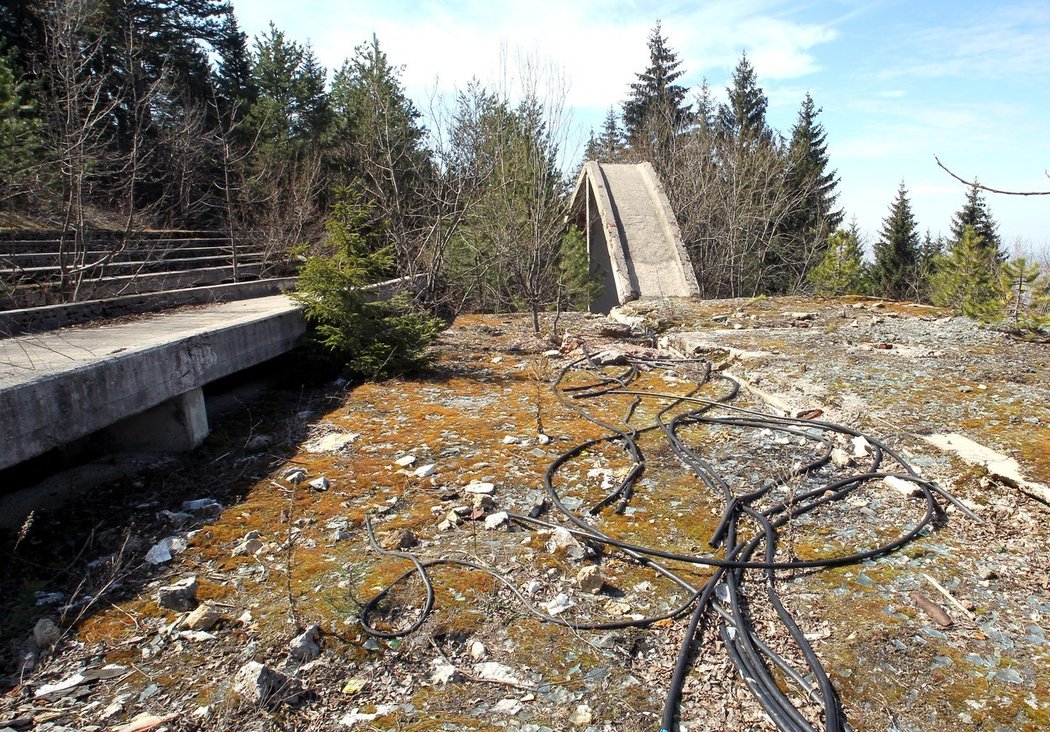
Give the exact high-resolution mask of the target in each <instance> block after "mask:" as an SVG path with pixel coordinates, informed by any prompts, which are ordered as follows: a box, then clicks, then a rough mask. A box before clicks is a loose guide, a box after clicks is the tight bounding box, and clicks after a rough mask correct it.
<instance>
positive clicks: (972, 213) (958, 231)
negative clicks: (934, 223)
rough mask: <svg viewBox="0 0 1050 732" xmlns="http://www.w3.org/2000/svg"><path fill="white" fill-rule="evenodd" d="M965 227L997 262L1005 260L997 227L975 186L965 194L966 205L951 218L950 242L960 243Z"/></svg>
mask: <svg viewBox="0 0 1050 732" xmlns="http://www.w3.org/2000/svg"><path fill="white" fill-rule="evenodd" d="M967 226H972V227H973V230H974V232H976V234H977V236H979V237H980V238H981V243H982V246H985V247H987V248H989V249H991V250H992V251H993V252H995V258H996V260H997V261H1000V262H1002V261H1003V260H1005V259H1006V253H1005V252H1004V251H1003V241H1002V238H1000V236H999V225H998V224H997V223H996V222H995V219H994V218H992V214H991V212H990V211H989V210H988V204H986V203H985V201H984V197H983V196H982V195H981V190H980V189H979V188H978V187H977V186H971V188H970V190H969V192H968V193H967V194H966V203H964V204H963V207H962V208H961V209H959V210H958V211H956V212H955V215H954V216H953V217H952V226H951V232H952V241H955V242H958V241H960V240H961V239H962V235H963V231H964V230H965V229H966V227H967Z"/></svg>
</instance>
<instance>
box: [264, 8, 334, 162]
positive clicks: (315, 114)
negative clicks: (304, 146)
mask: <svg viewBox="0 0 1050 732" xmlns="http://www.w3.org/2000/svg"><path fill="white" fill-rule="evenodd" d="M253 60H254V62H255V63H254V66H253V68H252V80H253V82H254V85H255V87H256V88H257V89H258V99H257V101H256V103H255V105H254V107H253V109H252V112H251V116H252V117H253V119H254V123H255V125H257V126H259V127H261V129H262V139H263V140H265V141H269V142H272V143H276V144H278V145H280V144H283V143H287V142H290V141H295V140H299V141H307V140H309V141H313V142H316V141H317V138H318V135H319V134H320V133H321V132H322V131H323V128H322V127H320V126H319V125H320V124H321V123H323V122H324V120H325V119H326V117H327V111H326V110H327V105H328V101H327V98H326V95H325V93H324V76H325V74H324V69H322V68H320V67H319V66H318V64H317V61H316V58H315V57H314V55H313V52H312V51H311V50H310V49H309V48H308V47H303V46H301V45H300V44H298V43H296V42H295V41H292V40H290V39H288V38H287V36H286V35H285V33H284V31H281V30H279V29H278V28H277V26H275V25H274V24H273V23H270V27H269V31H268V32H267V33H264V34H263V35H262V36H261V37H258V38H256V39H255V52H254V54H253Z"/></svg>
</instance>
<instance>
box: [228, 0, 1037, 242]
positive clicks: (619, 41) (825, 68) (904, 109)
mask: <svg viewBox="0 0 1050 732" xmlns="http://www.w3.org/2000/svg"><path fill="white" fill-rule="evenodd" d="M234 5H235V8H236V10H237V16H238V18H239V20H240V22H241V25H242V28H243V29H244V30H245V32H247V33H248V34H249V36H254V35H256V34H258V33H261V32H262V31H264V30H265V28H266V25H267V23H268V22H269V21H271V20H272V21H273V22H274V23H275V24H276V25H277V26H278V27H279V28H281V29H282V30H284V31H286V32H287V33H288V34H289V35H290V36H291V37H293V38H295V39H296V40H298V41H300V42H307V41H309V42H310V44H311V45H312V46H313V48H314V51H315V52H316V54H317V56H318V58H319V59H320V61H321V62H322V63H324V64H325V65H326V66H328V67H329V68H333V67H337V66H339V65H340V64H341V63H342V61H343V59H345V58H346V57H348V56H350V55H352V54H353V49H354V46H356V45H358V44H360V43H362V42H363V41H365V40H367V39H369V38H370V37H371V35H372V33H376V34H377V35H378V37H379V41H380V45H381V46H382V47H383V48H384V49H385V50H386V52H387V55H388V57H389V59H390V61H391V62H392V63H394V64H396V65H400V66H403V67H404V69H403V74H402V81H403V82H404V84H405V86H406V89H407V91H408V93H409V95H410V96H411V97H412V99H413V100H414V101H415V102H416V104H417V106H418V107H420V109H421V110H423V111H424V112H426V111H427V110H429V109H430V108H431V107H433V106H434V102H435V101H440V100H441V99H442V98H444V99H449V98H450V97H451V96H452V95H453V94H454V92H455V90H456V89H457V88H462V87H463V86H464V85H465V84H466V83H467V82H468V81H469V80H470V79H471V78H472V77H477V78H479V79H480V80H481V81H483V82H485V83H487V84H490V85H496V84H499V83H501V80H505V79H506V78H507V77H513V76H514V75H515V73H516V69H517V68H518V62H517V59H519V58H522V57H525V58H529V59H532V60H534V61H537V60H538V61H540V62H542V64H544V65H549V66H550V67H551V68H553V69H554V70H555V72H556V74H557V76H558V77H559V78H560V79H562V80H563V81H564V82H565V84H566V87H567V104H568V105H569V107H570V110H571V112H572V117H573V120H574V124H575V130H574V134H573V136H572V139H573V141H574V142H573V145H574V146H579V147H580V148H582V140H585V139H586V136H587V132H588V130H589V129H590V128H591V127H592V126H593V127H597V126H598V125H599V124H600V122H601V120H602V118H604V116H605V113H606V111H607V110H608V108H609V106H610V105H615V106H616V107H617V108H619V106H620V103H621V102H622V101H623V99H624V98H625V97H626V95H627V92H628V85H629V84H630V83H631V82H632V81H634V80H635V74H636V73H637V72H640V71H642V70H643V69H644V68H645V66H646V63H647V61H648V50H647V48H646V39H647V37H648V35H649V32H650V30H651V28H652V26H653V24H654V22H655V21H656V19H657V18H659V19H661V21H662V23H663V29H664V34H665V35H666V36H667V38H668V40H669V44H670V46H671V48H672V49H673V50H674V51H675V52H676V53H677V54H678V56H679V58H680V59H681V60H682V68H683V69H684V70H685V71H686V75H685V76H684V77H683V79H682V81H683V82H684V83H685V84H686V85H687V86H690V87H693V86H697V85H699V83H700V81H701V80H702V79H703V78H706V79H707V80H708V82H709V83H710V85H711V87H712V89H713V91H715V92H716V96H718V97H719V98H721V97H723V96H724V89H725V86H726V83H727V81H728V80H729V77H730V75H731V73H732V70H733V67H734V66H735V65H736V62H737V60H738V59H739V58H740V54H741V52H742V51H746V52H747V54H748V57H749V58H750V59H751V61H752V63H753V64H754V66H755V68H756V70H757V72H758V78H759V83H760V85H761V86H762V87H763V89H764V90H765V92H766V94H767V95H768V96H769V113H768V116H769V120H770V122H771V124H772V125H773V126H774V127H775V128H777V129H779V130H781V131H782V132H784V133H785V134H788V133H789V131H790V127H791V124H792V123H793V121H794V119H795V115H796V113H797V110H798V106H799V104H800V102H801V100H802V97H803V95H804V94H805V93H806V92H807V91H809V92H810V93H811V94H812V95H813V98H814V100H815V101H816V103H817V105H818V106H820V107H822V108H823V113H822V114H821V117H820V119H821V121H822V122H823V124H824V127H825V129H826V130H827V134H828V143H829V153H830V156H831V165H832V166H833V167H834V168H835V169H836V170H837V171H838V174H839V176H840V178H841V183H840V185H839V190H840V203H841V205H842V206H843V208H844V209H845V211H846V213H847V217H850V216H856V218H857V221H858V223H859V224H860V226H861V229H862V230H863V231H865V232H866V234H867V239H868V243H869V245H870V243H871V241H872V240H873V239H874V238H875V237H876V236H877V231H878V228H879V226H880V223H881V220H882V218H883V217H884V216H885V215H886V212H887V209H888V207H889V205H890V202H891V201H892V200H893V198H894V196H895V194H896V190H897V186H898V185H899V184H900V182H901V181H902V180H903V181H904V183H905V185H906V186H907V187H908V190H909V192H910V197H911V201H912V207H913V210H914V212H915V215H916V218H917V220H918V222H919V226H920V227H921V228H922V230H923V231H925V230H926V229H929V230H930V231H931V232H932V233H933V234H934V235H936V234H938V233H939V232H941V233H945V234H947V232H948V227H949V223H950V221H951V216H952V213H953V212H954V211H956V210H957V209H958V208H959V207H960V205H961V204H962V202H963V200H964V198H965V194H966V190H965V188H964V186H962V185H961V184H959V183H957V182H955V181H953V180H952V179H951V178H949V177H948V176H947V175H946V174H945V173H944V172H942V171H941V170H940V169H939V168H937V166H936V164H935V162H934V159H933V156H934V155H935V154H936V155H938V156H939V157H940V159H941V160H942V161H943V162H944V163H946V164H947V165H949V166H950V167H952V168H953V169H954V170H956V171H957V172H958V173H959V174H960V175H962V176H963V177H965V178H972V177H975V176H976V177H978V178H979V179H980V181H981V182H982V183H984V184H986V185H989V186H993V187H999V188H1009V189H1021V190H1050V178H1048V177H1047V175H1046V172H1045V171H1047V170H1050V3H1047V2H1046V1H1045V0H1019V1H1017V2H1010V1H1005V2H993V1H986V2H978V1H976V0H953V1H951V2H948V1H944V0H921V1H919V0H915V1H907V0H875V1H873V2H872V1H868V2H863V1H860V0H811V1H808V2H807V1H805V0H801V1H796V2H778V1H777V0H705V1H704V2H641V1H636V2H613V1H612V0H561V1H560V2H547V1H546V0H542V1H541V0H531V1H526V2H519V1H518V0H502V1H500V0H459V1H449V0H446V1H444V2H408V1H407V0H385V1H383V2H373V1H372V0H352V1H351V2H346V1H345V0H300V2H297V3H292V2H288V1H287V0H281V1H280V2H279V1H278V0H234ZM511 82H513V79H511ZM986 198H987V201H988V204H989V206H990V208H991V211H992V213H993V215H994V216H995V218H996V220H997V221H998V222H999V231H1000V233H1001V234H1002V235H1003V239H1004V242H1005V243H1006V244H1007V245H1008V246H1011V245H1013V244H1015V243H1020V244H1022V245H1025V246H1028V247H1030V248H1032V249H1035V250H1036V251H1040V250H1042V251H1047V250H1050V196H1046V197H1026V198H1018V197H1004V196H994V195H990V194H988V195H987V196H986Z"/></svg>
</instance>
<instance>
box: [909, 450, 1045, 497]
mask: <svg viewBox="0 0 1050 732" xmlns="http://www.w3.org/2000/svg"><path fill="white" fill-rule="evenodd" d="M919 437H921V438H922V439H923V440H924V441H925V442H928V443H929V444H931V445H933V446H934V447H937V448H938V449H940V450H942V451H944V452H951V453H954V454H955V455H957V456H958V457H959V458H961V459H962V460H963V461H964V462H967V463H969V464H970V465H980V466H982V467H984V468H986V469H987V470H988V474H989V475H991V476H992V477H993V478H995V479H996V480H998V481H1000V482H1002V483H1005V484H1006V485H1009V486H1012V487H1013V488H1016V489H1017V490H1019V491H1021V492H1022V493H1024V494H1025V495H1027V496H1029V497H1031V498H1034V499H1035V500H1037V501H1039V502H1040V503H1044V504H1046V505H1048V506H1050V486H1045V485H1043V484H1042V483H1036V482H1035V481H1032V480H1029V479H1028V478H1026V477H1025V476H1024V473H1023V472H1022V470H1021V465H1020V463H1018V462H1017V461H1016V460H1015V459H1014V458H1012V457H1009V456H1007V455H1003V454H1002V453H999V452H996V451H995V450H992V449H991V448H989V447H985V446H984V445H982V444H981V443H979V442H975V441H973V440H971V439H970V438H969V437H966V436H965V435H960V434H957V433H953V432H950V433H946V434H932V435H919Z"/></svg>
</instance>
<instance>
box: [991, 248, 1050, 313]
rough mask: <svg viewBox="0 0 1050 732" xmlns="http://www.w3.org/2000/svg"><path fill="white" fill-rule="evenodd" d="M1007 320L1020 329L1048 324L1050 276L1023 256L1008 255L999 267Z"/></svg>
mask: <svg viewBox="0 0 1050 732" xmlns="http://www.w3.org/2000/svg"><path fill="white" fill-rule="evenodd" d="M999 280H1000V284H1001V285H1002V290H1003V294H1004V303H1003V311H1004V312H1003V314H1004V316H1005V319H1006V321H1007V322H1008V323H1009V324H1010V325H1011V326H1012V327H1014V328H1018V329H1021V330H1044V329H1047V328H1050V277H1048V276H1046V275H1044V274H1042V272H1041V271H1040V269H1039V265H1038V264H1036V263H1035V262H1029V261H1028V260H1027V259H1026V258H1024V257H1017V258H1016V259H1011V260H1010V261H1009V262H1006V263H1004V264H1003V266H1002V267H1001V269H1000V271H999Z"/></svg>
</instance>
